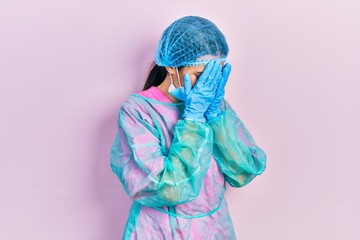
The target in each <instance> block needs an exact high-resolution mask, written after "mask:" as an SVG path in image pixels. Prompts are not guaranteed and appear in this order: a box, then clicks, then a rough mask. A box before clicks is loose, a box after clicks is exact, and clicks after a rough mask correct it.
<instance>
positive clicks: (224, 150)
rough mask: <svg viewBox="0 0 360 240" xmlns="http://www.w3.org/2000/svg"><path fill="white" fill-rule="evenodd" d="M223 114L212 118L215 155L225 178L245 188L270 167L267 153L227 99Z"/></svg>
mask: <svg viewBox="0 0 360 240" xmlns="http://www.w3.org/2000/svg"><path fill="white" fill-rule="evenodd" d="M222 108H223V110H222V112H221V115H220V116H218V117H215V118H212V119H211V120H210V121H208V124H209V125H210V126H211V128H212V129H213V132H214V157H215V160H216V162H217V163H218V165H219V167H220V169H221V171H222V172H223V173H224V174H225V180H226V181H227V182H228V183H229V184H230V185H231V186H232V187H238V188H239V187H243V186H245V185H246V184H248V183H249V182H251V181H252V180H253V179H254V178H255V177H256V176H257V175H260V174H261V173H262V172H263V171H264V170H265V168H266V154H265V152H264V151H263V150H262V149H261V148H260V147H258V146H257V145H256V143H255V141H254V139H253V137H252V136H251V134H250V132H249V131H248V130H247V128H246V127H245V125H244V123H243V122H242V121H241V120H240V118H239V117H238V116H237V114H236V112H235V111H234V110H233V109H232V108H231V106H230V104H229V103H227V102H226V101H225V100H224V101H223V107H222Z"/></svg>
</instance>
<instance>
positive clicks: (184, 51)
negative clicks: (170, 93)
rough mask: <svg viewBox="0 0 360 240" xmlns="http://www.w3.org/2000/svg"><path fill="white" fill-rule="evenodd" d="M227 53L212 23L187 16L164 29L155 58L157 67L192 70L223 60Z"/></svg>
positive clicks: (219, 34) (221, 37)
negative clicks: (210, 62) (185, 67)
mask: <svg viewBox="0 0 360 240" xmlns="http://www.w3.org/2000/svg"><path fill="white" fill-rule="evenodd" d="M228 53H229V47H228V45H227V43H226V39H225V36H224V35H223V34H222V32H221V31H220V30H219V29H218V28H217V26H216V25H215V24H214V23H212V22H211V21H209V20H207V19H205V18H202V17H198V16H186V17H182V18H180V19H178V20H176V21H175V22H173V23H172V24H171V25H170V26H169V27H167V28H166V29H165V31H164V32H163V34H162V36H161V38H160V40H159V42H158V45H157V49H156V51H155V55H154V58H155V63H156V64H157V65H159V66H167V67H180V66H195V65H205V64H206V63H208V62H209V61H210V60H213V59H223V60H225V59H226V57H227V55H228Z"/></svg>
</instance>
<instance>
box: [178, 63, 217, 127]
mask: <svg viewBox="0 0 360 240" xmlns="http://www.w3.org/2000/svg"><path fill="white" fill-rule="evenodd" d="M221 69H222V66H221V64H220V62H219V61H218V60H216V61H211V62H210V63H208V64H207V65H206V67H205V69H204V72H203V73H202V74H201V75H200V77H199V79H198V80H197V81H196V83H195V85H194V87H193V88H191V80H190V76H189V74H185V76H184V85H185V87H184V88H185V89H184V90H185V92H184V94H185V109H184V113H183V118H189V119H192V120H195V121H200V122H205V121H206V119H205V116H204V114H205V112H206V111H207V109H208V107H209V105H210V104H211V103H212V102H213V101H214V100H215V99H214V98H215V94H216V90H217V86H218V85H219V82H220V80H221Z"/></svg>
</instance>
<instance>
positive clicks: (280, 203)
mask: <svg viewBox="0 0 360 240" xmlns="http://www.w3.org/2000/svg"><path fill="white" fill-rule="evenodd" d="M357 2H358V1H340V0H339V1H325V0H323V1H319V0H311V1H310V0H302V1H286V0H282V1H280V0H278V1H269V0H261V1H256V0H253V1H176V2H175V1H163V0H162V1H142V2H140V1H127V2H126V3H125V2H121V1H106V0H104V1H85V0H82V1H81V0H77V1H76V0H71V1H70V0H66V1H45V0H34V1H27V0H23V1H20V0H3V1H1V3H0V80H1V85H0V110H1V112H0V114H1V116H0V127H1V129H0V144H1V145H0V148H1V149H0V150H1V151H0V160H1V162H0V164H1V165H0V169H1V170H0V171H1V174H0V187H1V188H0V189H1V191H0V226H1V227H0V239H6V240H12V239H19V240H20V239H37V240H45V239H46V240H48V239H51V240H63V239H67V240H95V239H96V240H103V239H106V240H111V239H113V240H115V239H120V238H121V235H122V231H123V229H124V224H125V221H126V219H127V216H128V211H129V207H130V203H131V202H130V198H128V197H127V196H126V194H125V192H124V190H123V189H122V186H121V184H120V182H119V181H118V179H117V178H116V176H115V175H114V174H113V173H112V172H111V170H110V166H109V153H110V147H111V144H112V142H113V140H114V137H115V133H116V120H117V112H118V108H119V106H120V104H121V102H122V101H123V100H124V99H125V98H126V97H127V96H128V95H129V94H130V93H132V92H135V91H139V90H140V89H141V88H142V85H143V81H144V78H145V74H146V71H147V68H148V66H149V63H150V62H151V60H152V54H153V51H154V49H155V46H156V42H157V39H158V38H159V37H160V34H161V33H162V31H163V30H164V29H165V28H166V27H167V26H168V25H169V24H170V23H171V22H172V21H174V20H175V19H177V18H179V17H181V16H184V15H200V16H203V17H206V18H209V19H210V20H212V21H214V22H215V23H216V24H217V25H218V27H219V28H220V29H221V30H222V31H223V32H224V34H225V35H226V37H227V39H228V43H229V46H230V55H229V58H228V60H229V62H231V63H232V65H233V72H232V75H231V77H230V80H229V83H228V86H227V92H226V98H227V99H228V100H229V101H230V103H231V104H232V105H233V107H234V108H235V109H236V111H237V112H238V114H239V116H240V117H241V118H242V120H243V121H244V122H245V124H246V126H247V127H248V128H249V130H250V132H251V133H252V135H253V136H254V138H255V140H256V142H257V143H258V144H259V145H260V146H261V147H262V148H263V149H264V150H265V151H266V153H267V155H268V163H267V170H266V171H265V172H264V174H263V175H261V176H259V177H258V178H256V179H255V180H254V181H253V182H252V183H251V184H249V185H247V186H245V187H244V188H240V189H235V188H230V187H229V188H228V191H227V193H226V198H227V200H228V203H229V208H230V211H231V215H232V218H233V221H234V225H235V228H236V232H237V236H238V239H244V240H264V239H267V240H270V239H271V240H289V239H291V240H298V239H299V240H300V239H301V240H303V239H307V240H322V239H324V240H325V239H326V240H335V239H336V240H339V239H341V240H342V239H346V240H355V239H360V228H359V222H360V207H359V204H358V203H359V202H360V193H359V190H360V187H359V183H360V177H359V168H360V127H359V122H360V113H359V110H360V83H359V80H360V74H359V65H360V48H359V42H360V33H359V31H360V13H359V9H360V4H358V3H357Z"/></svg>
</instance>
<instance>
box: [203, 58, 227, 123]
mask: <svg viewBox="0 0 360 240" xmlns="http://www.w3.org/2000/svg"><path fill="white" fill-rule="evenodd" d="M230 72H231V64H230V63H226V64H225V66H224V67H223V69H222V74H221V80H220V81H219V85H218V86H217V90H216V94H215V98H214V100H213V102H212V103H211V104H210V106H209V108H208V109H207V111H206V112H205V117H206V120H207V121H209V120H210V119H212V118H215V117H217V116H219V115H220V114H221V109H220V104H221V102H222V100H223V99H224V96H225V85H226V83H227V81H228V79H229V75H230Z"/></svg>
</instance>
